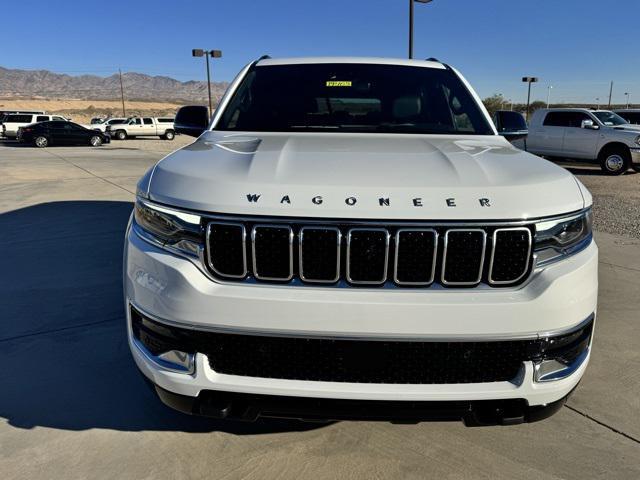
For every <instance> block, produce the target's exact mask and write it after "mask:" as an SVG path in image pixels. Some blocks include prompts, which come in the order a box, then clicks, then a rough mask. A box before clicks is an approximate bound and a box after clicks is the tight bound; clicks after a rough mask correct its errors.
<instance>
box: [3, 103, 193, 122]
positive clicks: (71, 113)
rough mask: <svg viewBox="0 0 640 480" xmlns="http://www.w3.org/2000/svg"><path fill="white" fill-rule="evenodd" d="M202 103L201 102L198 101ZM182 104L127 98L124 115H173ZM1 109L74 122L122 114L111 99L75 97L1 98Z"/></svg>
mask: <svg viewBox="0 0 640 480" xmlns="http://www.w3.org/2000/svg"><path fill="white" fill-rule="evenodd" d="M201 103H203V104H205V103H204V102H201ZM182 105H183V104H181V103H170V102H144V101H126V100H125V114H126V116H134V115H148V116H154V117H157V116H167V115H170V116H173V115H175V112H176V110H177V109H178V108H179V107H180V106H182ZM0 110H44V111H45V112H48V113H57V114H60V115H63V116H65V117H67V118H71V119H72V120H73V121H74V122H78V123H88V122H89V120H90V119H91V118H92V117H104V116H113V117H119V116H122V103H121V102H120V101H114V100H78V99H63V98H60V99H45V98H30V99H22V98H2V97H0Z"/></svg>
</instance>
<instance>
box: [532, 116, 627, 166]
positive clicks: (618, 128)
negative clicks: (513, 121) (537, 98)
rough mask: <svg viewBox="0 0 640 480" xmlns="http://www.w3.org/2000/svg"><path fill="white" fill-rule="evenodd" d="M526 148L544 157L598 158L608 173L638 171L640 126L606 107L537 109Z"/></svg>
mask: <svg viewBox="0 0 640 480" xmlns="http://www.w3.org/2000/svg"><path fill="white" fill-rule="evenodd" d="M526 147H527V148H526V149H527V151H529V152H531V153H534V154H536V155H544V156H546V157H561V158H567V159H575V160H597V161H598V162H599V163H600V167H601V168H602V170H603V171H604V172H605V173H607V174H609V175H621V174H622V173H624V172H626V171H627V170H628V169H629V167H633V169H634V170H636V171H638V172H640V125H631V124H629V123H628V122H627V121H626V120H625V119H623V118H622V117H620V116H619V115H617V114H615V113H613V112H610V111H608V110H588V109H586V108H552V109H540V110H536V111H535V112H534V113H533V116H532V118H531V122H530V124H529V136H528V138H527V143H526Z"/></svg>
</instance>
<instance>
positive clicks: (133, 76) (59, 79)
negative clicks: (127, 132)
mask: <svg viewBox="0 0 640 480" xmlns="http://www.w3.org/2000/svg"><path fill="white" fill-rule="evenodd" d="M122 83H123V86H124V97H125V99H126V100H149V101H151V100H152V101H165V102H180V103H184V102H197V103H204V102H206V101H207V82H201V81H195V80H191V81H188V82H181V81H179V80H176V79H174V78H170V77H164V76H151V75H145V74H143V73H136V72H126V73H123V74H122ZM227 85H228V83H227V82H212V83H211V95H212V96H213V97H214V98H215V99H219V98H220V97H221V96H222V94H223V93H224V91H225V90H226V88H227ZM0 96H4V97H45V98H77V99H81V100H117V99H120V79H119V76H118V74H117V73H115V74H114V75H111V76H109V77H99V76H97V75H78V76H72V75H66V74H61V73H53V72H50V71H48V70H17V69H8V68H3V67H0Z"/></svg>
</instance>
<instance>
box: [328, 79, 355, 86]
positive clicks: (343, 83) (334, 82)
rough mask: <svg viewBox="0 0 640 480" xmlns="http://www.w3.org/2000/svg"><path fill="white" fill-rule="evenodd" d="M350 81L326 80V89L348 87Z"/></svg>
mask: <svg viewBox="0 0 640 480" xmlns="http://www.w3.org/2000/svg"><path fill="white" fill-rule="evenodd" d="M350 86H351V80H327V87H350Z"/></svg>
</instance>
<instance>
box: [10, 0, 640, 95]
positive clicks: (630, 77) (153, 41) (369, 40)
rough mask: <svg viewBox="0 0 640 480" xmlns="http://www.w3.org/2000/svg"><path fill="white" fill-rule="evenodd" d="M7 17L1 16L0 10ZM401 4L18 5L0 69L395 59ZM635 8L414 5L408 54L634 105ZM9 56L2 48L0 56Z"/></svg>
mask: <svg viewBox="0 0 640 480" xmlns="http://www.w3.org/2000/svg"><path fill="white" fill-rule="evenodd" d="M3 12H4V13H5V14H6V13H7V12H6V10H3ZM407 12H408V1H407V0H323V1H308V0H298V1H293V0H269V1H266V0H260V1H256V0H254V1H248V0H245V1H238V0H236V1H227V0H208V1H200V0H182V1H181V2H180V1H177V0H171V1H165V0H153V1H147V0H133V1H120V0H110V1H108V2H87V1H86V0H83V1H77V0H64V1H63V0H60V1H56V2H51V1H49V0H47V1H45V0H38V1H34V0H31V1H30V0H25V1H21V2H11V14H10V16H4V15H3V18H2V19H1V20H0V31H2V38H4V39H7V38H11V39H13V41H12V42H9V43H7V42H6V41H4V42H3V45H4V47H3V48H2V51H1V52H0V65H1V66H4V67H9V68H25V69H39V68H43V69H48V70H53V71H56V72H65V73H70V74H83V73H92V74H97V75H108V74H110V73H113V72H114V71H117V69H118V67H122V69H123V70H124V71H138V72H143V73H149V74H154V75H168V76H171V77H174V78H177V79H179V80H190V79H203V76H204V67H203V64H202V59H195V58H191V56H190V52H191V48H216V49H221V50H223V58H222V59H220V60H216V61H215V64H214V69H213V75H214V79H215V80H231V79H232V78H233V77H234V75H235V74H236V73H237V71H238V70H239V69H240V68H241V67H242V66H243V65H244V64H246V63H247V62H249V61H251V60H253V59H255V58H257V57H259V56H261V55H263V54H265V53H266V54H269V55H271V56H274V57H275V56H306V55H367V56H369V55H372V56H389V57H404V56H406V51H407V22H408V13H407ZM639 19H640V0H609V1H608V2H605V1H595V0H529V1H524V0H433V3H431V4H426V5H425V4H419V3H417V4H416V5H415V32H416V35H415V57H416V58H427V57H432V56H433V57H436V58H438V59H440V60H442V61H446V62H447V63H450V64H451V65H453V66H456V67H457V68H459V69H460V70H461V71H462V72H463V73H464V74H465V76H466V77H467V78H468V79H469V81H470V82H471V83H472V85H473V86H474V87H475V88H476V90H478V92H479V93H480V95H481V96H483V97H484V96H488V95H491V94H492V93H503V94H504V95H505V97H506V98H510V99H513V100H515V101H524V100H525V98H526V97H525V95H526V90H525V86H524V84H522V83H521V82H520V78H521V77H522V76H523V75H535V76H538V77H540V79H541V82H540V83H539V84H538V85H536V86H535V87H534V91H533V96H534V98H537V99H543V100H544V99H545V98H546V94H547V85H549V84H551V85H553V90H552V101H553V100H560V101H575V102H578V101H582V102H595V98H596V97H600V98H601V99H606V97H607V96H608V91H609V81H610V80H614V82H615V85H614V102H615V101H617V102H622V101H623V100H624V92H630V93H631V97H632V100H633V99H634V98H635V99H636V101H638V102H640V61H639V60H640V58H639V57H640V48H639V47H640V36H639V35H638V30H637V22H638V20H639ZM7 47H8V48H7Z"/></svg>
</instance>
